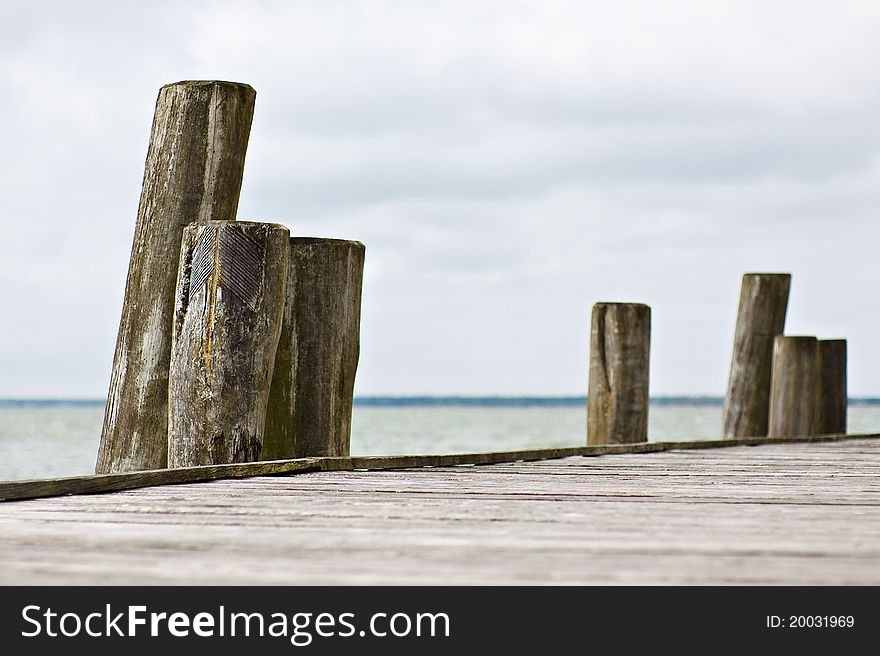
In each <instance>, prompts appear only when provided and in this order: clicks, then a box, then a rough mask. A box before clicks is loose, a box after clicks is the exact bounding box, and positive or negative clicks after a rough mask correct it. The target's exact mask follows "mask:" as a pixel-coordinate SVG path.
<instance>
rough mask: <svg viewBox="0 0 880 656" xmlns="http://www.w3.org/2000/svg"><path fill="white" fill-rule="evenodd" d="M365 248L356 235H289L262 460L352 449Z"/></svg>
mask: <svg viewBox="0 0 880 656" xmlns="http://www.w3.org/2000/svg"><path fill="white" fill-rule="evenodd" d="M364 254H365V249H364V245H363V244H361V243H360V242H357V241H347V240H343V239H319V238H309V237H292V238H291V239H290V263H289V265H288V278H287V302H286V305H285V308H284V322H283V325H282V329H281V339H280V341H279V344H278V353H277V355H276V357H275V371H274V374H273V379H272V388H271V393H270V397H269V410H268V415H267V419H266V435H265V440H264V444H263V455H262V458H263V459H264V460H279V459H283V458H302V457H312V456H347V455H349V453H350V444H351V413H352V399H353V394H354V380H355V374H356V372H357V365H358V356H359V353H360V346H359V344H360V316H361V287H362V283H363V271H364Z"/></svg>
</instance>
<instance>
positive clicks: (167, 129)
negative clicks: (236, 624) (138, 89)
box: [95, 82, 256, 473]
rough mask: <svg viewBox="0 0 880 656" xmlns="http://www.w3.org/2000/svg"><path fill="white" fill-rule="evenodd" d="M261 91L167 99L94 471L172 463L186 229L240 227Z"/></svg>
mask: <svg viewBox="0 0 880 656" xmlns="http://www.w3.org/2000/svg"><path fill="white" fill-rule="evenodd" d="M255 95H256V94H255V92H254V90H253V89H252V88H251V87H249V86H247V85H245V84H233V83H230V82H180V83H177V84H171V85H168V86H165V87H162V89H161V90H160V91H159V98H158V100H157V101H156V113H155V118H154V119H153V131H152V135H151V138H150V147H149V150H148V153H147V161H146V166H145V170H144V180H143V189H142V191H141V199H140V206H139V208H138V214H137V223H136V226H135V236H134V245H133V247H132V252H131V262H130V264H129V269H128V281H127V283H126V288H125V301H124V304H123V307H122V319H121V321H120V324H119V335H118V337H117V341H116V352H115V355H114V358H113V371H112V374H111V379H110V391H109V393H108V395H107V409H106V413H105V416H104V426H103V430H102V433H101V446H100V449H99V452H98V461H97V465H96V467H95V470H96V471H97V472H98V473H108V472H124V471H134V470H142V469H156V468H160V467H164V466H165V465H166V460H167V455H166V441H167V429H168V419H167V414H168V413H167V407H168V406H167V403H168V401H167V398H168V363H169V358H170V355H171V320H172V314H173V311H174V284H175V279H176V275H177V265H178V257H179V255H180V240H181V237H182V235H183V228H184V226H185V225H187V224H188V223H191V222H193V221H207V220H214V219H222V220H232V219H235V215H236V211H237V209H238V196H239V191H240V189H241V179H242V172H243V168H244V159H245V152H246V150H247V143H248V137H249V134H250V127H251V119H252V118H253V112H254V98H255Z"/></svg>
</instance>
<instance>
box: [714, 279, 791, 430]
mask: <svg viewBox="0 0 880 656" xmlns="http://www.w3.org/2000/svg"><path fill="white" fill-rule="evenodd" d="M790 287H791V275H790V274H788V273H747V274H745V275H744V276H743V279H742V289H741V291H740V297H739V311H738V313H737V318H736V333H735V335H734V339H733V357H732V358H731V362H730V378H729V380H728V384H727V395H726V396H725V399H724V412H723V419H722V436H723V437H724V438H725V439H735V438H739V437H766V436H767V427H768V418H769V412H770V376H771V369H772V363H773V340H774V338H775V337H776V336H777V335H781V334H782V332H783V329H784V328H785V313H786V310H787V308H788V293H789V289H790Z"/></svg>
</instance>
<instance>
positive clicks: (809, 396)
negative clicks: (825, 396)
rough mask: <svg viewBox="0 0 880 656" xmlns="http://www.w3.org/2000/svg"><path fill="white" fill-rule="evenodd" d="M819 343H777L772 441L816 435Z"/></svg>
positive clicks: (810, 339)
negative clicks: (814, 419) (814, 425)
mask: <svg viewBox="0 0 880 656" xmlns="http://www.w3.org/2000/svg"><path fill="white" fill-rule="evenodd" d="M816 344H817V340H816V338H815V337H788V336H782V335H780V336H777V337H776V338H775V339H774V341H773V369H772V374H771V382H770V413H769V426H768V432H767V434H768V436H769V437H806V436H809V435H813V434H814V432H813V416H814V414H815V410H816V385H817V378H818V377H817V373H818V368H817V357H816V354H817V347H816Z"/></svg>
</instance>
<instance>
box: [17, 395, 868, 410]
mask: <svg viewBox="0 0 880 656" xmlns="http://www.w3.org/2000/svg"><path fill="white" fill-rule="evenodd" d="M586 402H587V399H586V397H583V396H358V397H355V399H354V405H355V406H356V407H362V408H405V407H430V406H436V407H444V406H447V407H481V408H493V407H497V408H531V407H570V406H583V405H584V404H585V403H586ZM723 403H724V398H723V397H721V396H655V397H651V405H658V406H682V407H687V406H721V405H723ZM849 404H850V405H853V406H874V405H876V406H880V398H876V397H855V398H850V399H849ZM103 405H104V400H103V399H0V408H10V407H12V408H15V407H52V406H103Z"/></svg>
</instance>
